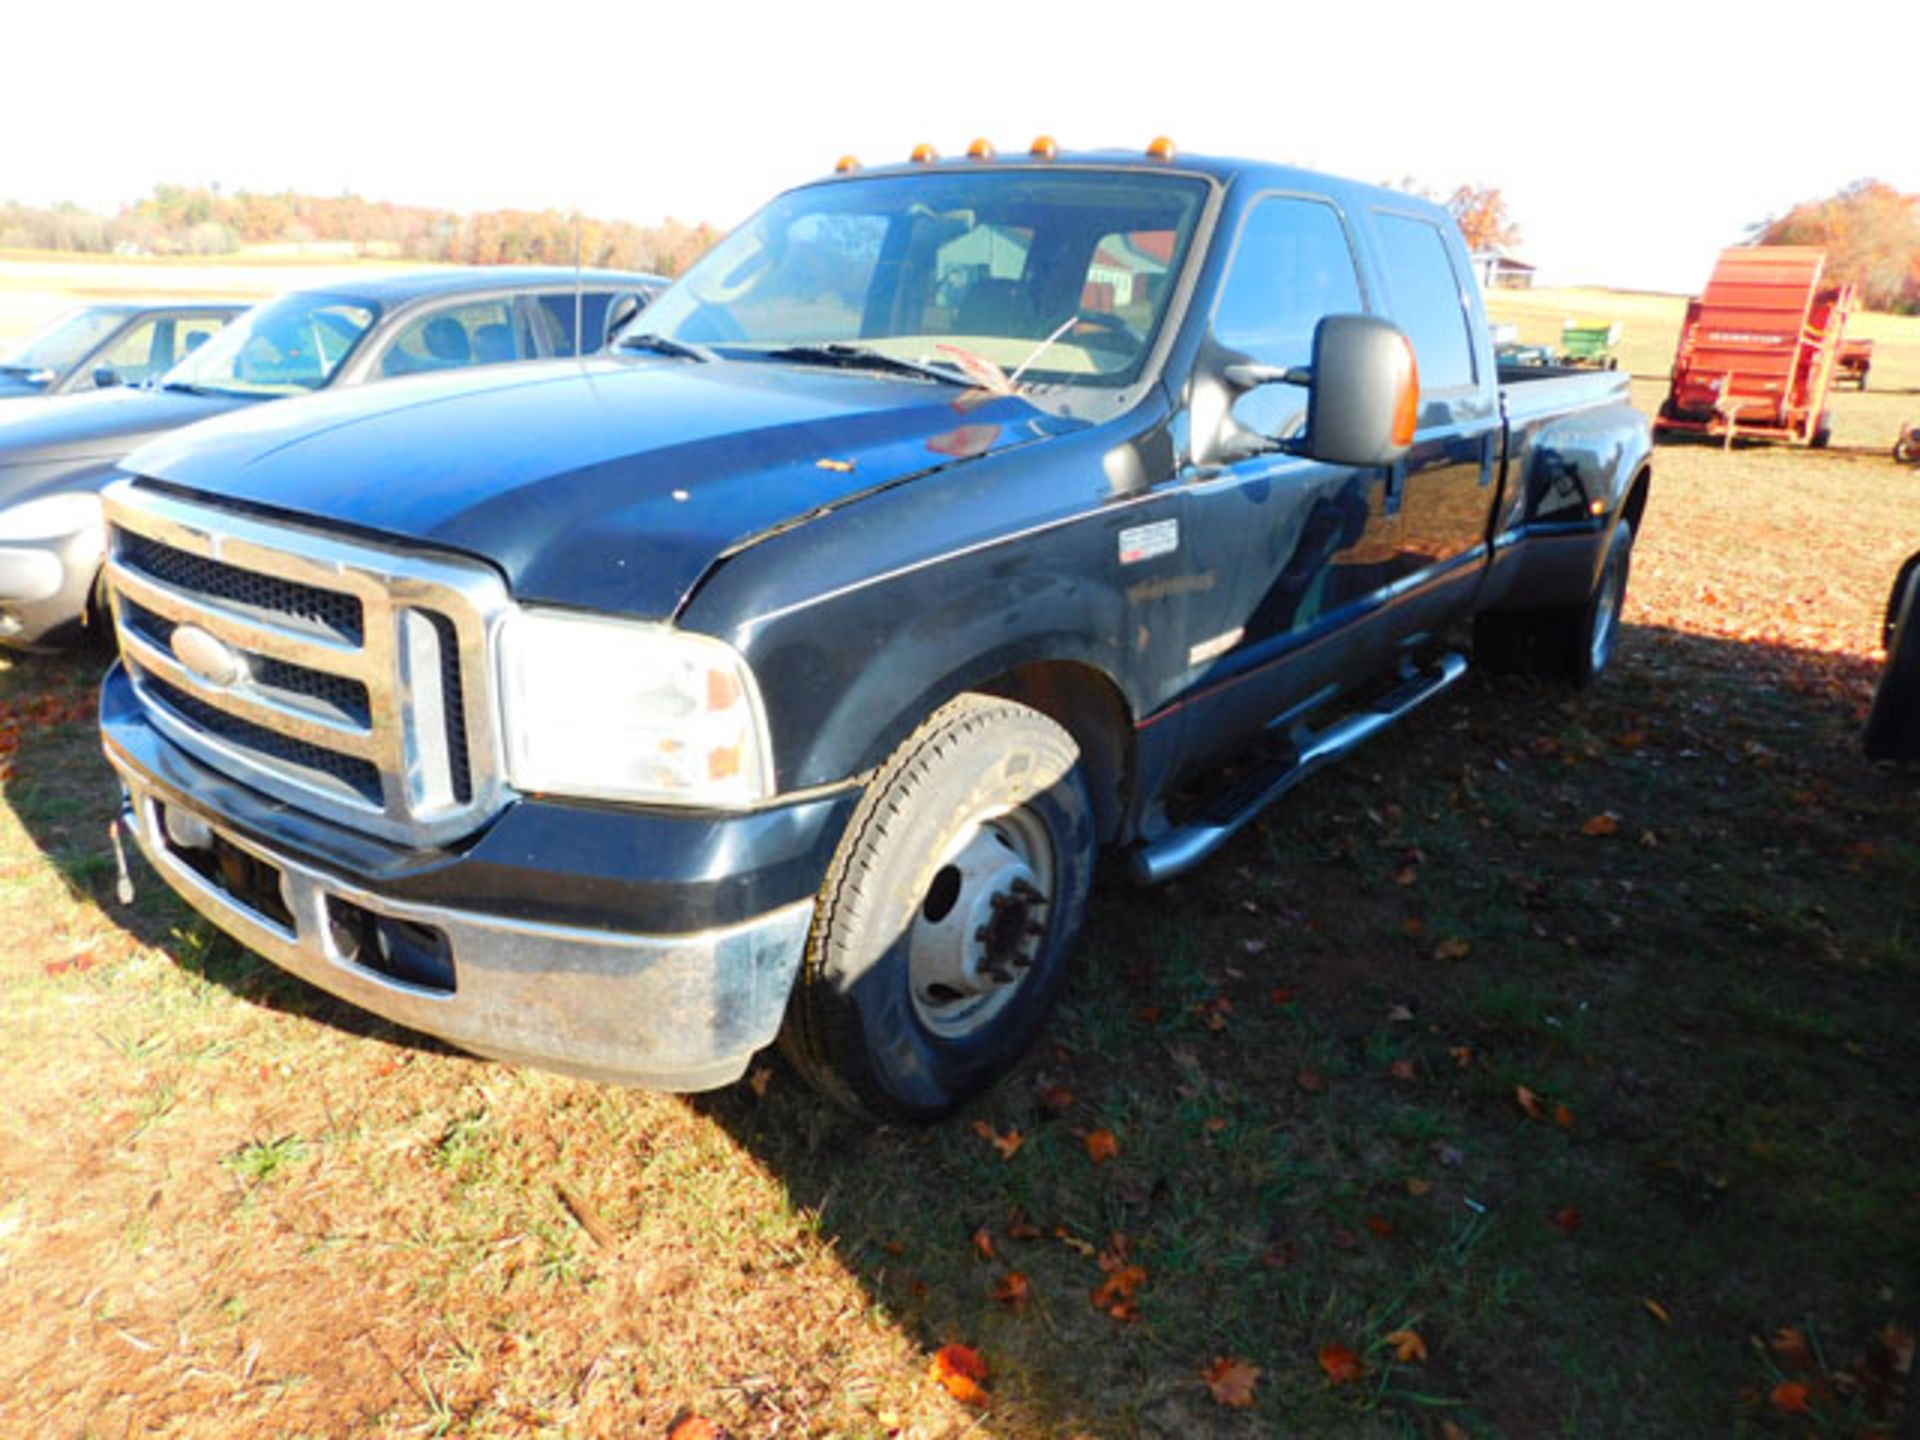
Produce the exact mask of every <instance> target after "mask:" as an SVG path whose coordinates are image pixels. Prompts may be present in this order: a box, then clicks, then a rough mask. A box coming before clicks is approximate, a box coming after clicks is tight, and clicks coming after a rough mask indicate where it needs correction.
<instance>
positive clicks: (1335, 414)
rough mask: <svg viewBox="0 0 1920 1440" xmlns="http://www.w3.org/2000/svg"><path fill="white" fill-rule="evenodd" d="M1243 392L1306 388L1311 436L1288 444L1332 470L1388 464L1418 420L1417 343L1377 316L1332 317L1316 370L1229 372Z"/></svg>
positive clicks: (1316, 349)
mask: <svg viewBox="0 0 1920 1440" xmlns="http://www.w3.org/2000/svg"><path fill="white" fill-rule="evenodd" d="M1227 380H1228V382H1229V383H1230V384H1233V385H1235V386H1237V387H1238V388H1240V389H1243V390H1247V389H1252V388H1253V387H1254V386H1256V385H1272V384H1276V383H1285V384H1288V385H1305V386H1307V387H1308V388H1307V433H1306V434H1305V435H1302V436H1300V437H1299V438H1298V439H1296V440H1291V441H1288V442H1287V445H1286V448H1287V449H1288V450H1291V451H1292V452H1293V453H1295V454H1297V455H1306V456H1309V457H1311V458H1312V459H1315V460H1324V461H1326V462H1327V463H1328V464H1330V465H1358V466H1367V467H1371V466H1376V465H1391V464H1393V462H1394V461H1396V460H1398V459H1399V458H1400V457H1401V456H1403V455H1405V454H1406V453H1407V449H1408V447H1409V446H1411V445H1412V444H1413V432H1414V427H1415V424H1416V423H1417V422H1418V420H1419V416H1420V367H1419V365H1418V364H1417V363H1416V362H1415V360H1414V356H1413V342H1412V341H1410V340H1408V339H1407V337H1406V336H1405V335H1404V334H1402V333H1401V331H1400V330H1399V329H1398V328H1397V327H1395V326H1393V325H1390V324H1388V323H1387V322H1386V321H1385V320H1381V319H1379V318H1377V317H1375V316H1372V315H1329V316H1327V317H1326V318H1325V319H1324V320H1322V321H1321V322H1320V323H1319V325H1318V326H1316V327H1315V328H1314V332H1313V364H1312V366H1311V367H1309V368H1307V369H1304V370H1303V369H1298V368H1295V369H1290V370H1289V369H1282V368H1281V367H1279V366H1277V365H1232V366H1229V367H1228V368H1227Z"/></svg>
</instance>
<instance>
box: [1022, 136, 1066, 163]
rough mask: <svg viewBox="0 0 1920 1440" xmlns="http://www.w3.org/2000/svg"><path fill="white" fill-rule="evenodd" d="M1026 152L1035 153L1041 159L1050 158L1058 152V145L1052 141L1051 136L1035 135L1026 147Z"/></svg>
mask: <svg viewBox="0 0 1920 1440" xmlns="http://www.w3.org/2000/svg"><path fill="white" fill-rule="evenodd" d="M1027 153H1028V154H1029V155H1037V156H1039V157H1040V158H1041V159H1042V160H1051V159H1053V157H1054V156H1056V155H1058V154H1059V153H1060V147H1059V146H1058V145H1056V144H1054V143H1053V136H1051V135H1036V136H1034V137H1033V144H1031V145H1029V146H1028V147H1027Z"/></svg>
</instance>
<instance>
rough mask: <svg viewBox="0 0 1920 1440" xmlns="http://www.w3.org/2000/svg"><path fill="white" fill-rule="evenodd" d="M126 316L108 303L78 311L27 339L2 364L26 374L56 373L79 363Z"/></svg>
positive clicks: (0, 363) (62, 317)
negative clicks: (43, 371)
mask: <svg viewBox="0 0 1920 1440" xmlns="http://www.w3.org/2000/svg"><path fill="white" fill-rule="evenodd" d="M126 318H127V312H126V311H124V310H120V309H115V308H113V307H109V306H100V305H93V306H89V307H88V308H87V309H85V310H75V311H73V312H71V313H70V314H66V315H62V316H61V317H60V318H59V319H58V320H56V321H54V322H53V324H51V325H49V326H48V327H47V328H46V329H44V330H42V331H41V332H40V333H39V334H37V335H35V336H34V337H33V338H32V339H30V340H28V341H26V342H25V343H24V344H22V345H21V346H20V348H19V349H17V350H15V351H14V352H13V353H12V354H10V355H8V356H7V357H6V359H5V360H4V361H0V365H4V367H5V368H6V369H8V370H18V371H22V372H24V373H27V374H32V373H35V372H37V371H41V370H51V371H53V372H54V373H55V374H56V375H57V374H59V373H61V372H62V371H65V370H70V369H72V368H73V367H74V366H75V365H77V364H79V363H80V361H81V360H82V359H83V358H84V357H85V355H86V354H87V352H88V351H89V350H91V349H93V347H94V346H96V345H98V344H99V343H100V342H101V341H102V340H104V339H106V338H107V336H108V335H110V334H112V333H113V331H114V329H115V327H117V326H118V325H119V324H120V322H121V321H122V320H124V319H126Z"/></svg>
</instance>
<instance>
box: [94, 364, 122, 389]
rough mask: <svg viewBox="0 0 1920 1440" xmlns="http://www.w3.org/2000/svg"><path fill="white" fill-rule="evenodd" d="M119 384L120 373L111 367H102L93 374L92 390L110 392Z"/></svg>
mask: <svg viewBox="0 0 1920 1440" xmlns="http://www.w3.org/2000/svg"><path fill="white" fill-rule="evenodd" d="M119 383H120V372H119V371H118V370H116V369H114V368H113V367H112V366H111V365H102V366H100V367H99V368H98V369H97V370H95V371H94V372H93V388H94V389H96V390H111V389H113V387H114V386H116V385H118V384H119Z"/></svg>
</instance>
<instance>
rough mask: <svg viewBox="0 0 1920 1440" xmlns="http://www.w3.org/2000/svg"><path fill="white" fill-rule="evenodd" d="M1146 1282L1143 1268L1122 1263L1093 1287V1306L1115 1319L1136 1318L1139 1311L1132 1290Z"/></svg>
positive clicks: (1127, 1319)
mask: <svg viewBox="0 0 1920 1440" xmlns="http://www.w3.org/2000/svg"><path fill="white" fill-rule="evenodd" d="M1146 1283H1147V1272H1146V1270H1145V1269H1144V1268H1142V1267H1141V1266H1139V1265H1122V1266H1121V1267H1120V1268H1119V1269H1117V1270H1114V1271H1113V1272H1112V1273H1110V1274H1109V1275H1108V1276H1107V1278H1106V1279H1104V1280H1102V1281H1101V1282H1100V1283H1099V1284H1098V1285H1097V1286H1095V1287H1094V1289H1093V1292H1092V1299H1093V1308H1094V1309H1096V1310H1104V1311H1106V1313H1107V1314H1108V1315H1110V1316H1112V1317H1113V1318H1114V1319H1115V1320H1120V1321H1132V1320H1138V1319H1139V1318H1140V1311H1139V1307H1138V1306H1137V1305H1136V1304H1135V1303H1134V1292H1135V1291H1137V1290H1138V1289H1139V1288H1140V1287H1141V1286H1142V1285H1144V1284H1146Z"/></svg>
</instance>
